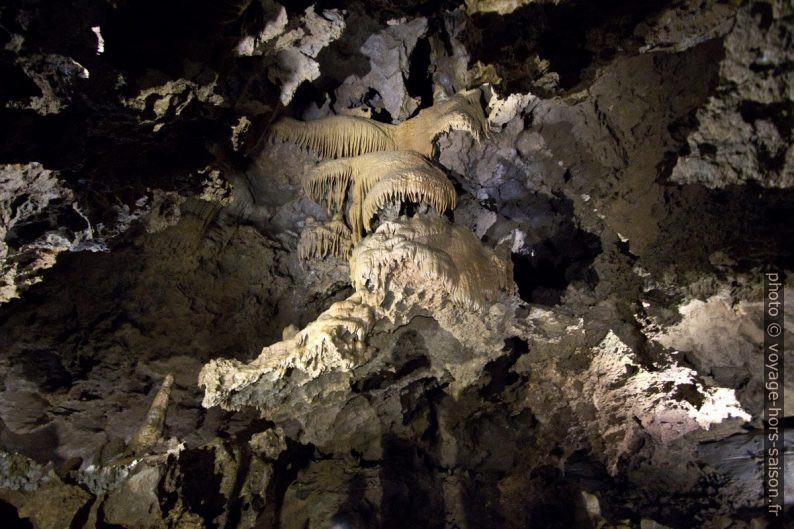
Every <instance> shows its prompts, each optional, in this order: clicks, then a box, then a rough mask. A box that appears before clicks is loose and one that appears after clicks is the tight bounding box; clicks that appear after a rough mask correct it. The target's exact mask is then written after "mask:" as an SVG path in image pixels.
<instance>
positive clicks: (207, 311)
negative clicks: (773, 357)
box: [0, 0, 794, 529]
mask: <svg viewBox="0 0 794 529" xmlns="http://www.w3.org/2000/svg"><path fill="white" fill-rule="evenodd" d="M93 28H98V29H96V30H94V29H93ZM792 28H794V12H792V8H791V7H790V6H789V5H788V3H786V2H782V1H774V0H773V1H748V2H740V1H727V2H716V1H713V2H712V1H708V2H687V1H680V2H662V1H643V2H625V3H622V2H621V3H613V2H584V1H576V0H568V1H564V0H560V1H513V2H510V1H487V2H485V1H483V2H479V1H471V2H468V1H467V2H465V3H464V2H411V1H400V2H380V1H378V2H367V3H359V2H318V3H317V4H316V5H314V6H311V5H310V2H298V3H289V5H284V6H283V7H282V6H281V5H279V4H277V3H276V2H272V1H268V0H262V1H259V0H254V1H252V2H248V1H243V2H210V1H199V2H187V1H177V0H174V1H171V2H153V1H135V2H133V1H121V2H88V1H82V0H72V1H69V2H57V3H45V2H39V1H36V0H27V1H23V2H19V3H17V4H15V5H13V6H4V7H1V8H0V29H1V30H2V31H0V38H2V43H3V47H2V50H0V71H2V76H3V78H4V79H6V80H5V81H4V82H3V83H2V86H0V101H1V102H2V108H0V115H1V116H2V122H3V123H4V124H5V125H6V126H5V128H4V130H5V131H6V134H5V135H4V139H3V141H2V142H0V241H1V242H0V267H1V269H2V279H1V280H0V281H2V283H0V518H1V519H4V520H9V521H10V523H11V526H12V527H34V528H37V529H39V528H45V527H46V528H60V527H70V528H82V527H85V528H97V529H100V528H111V527H112V528H115V527H126V528H138V527H140V528H146V527H196V528H200V527H201V528H203V527H206V528H220V527H224V528H234V527H241V528H242V527H260V528H264V527H281V528H290V527H295V528H303V527H310V528H314V527H317V528H319V527H351V528H352V527H356V528H359V527H361V528H363V527H439V528H442V527H443V528H489V527H515V528H519V527H560V528H563V527H593V528H596V527H640V528H647V527H664V526H667V527H675V528H678V527H680V528H684V527H707V528H717V527H719V528H726V527H733V528H744V527H763V526H764V525H763V521H762V520H761V518H760V516H761V510H760V507H761V505H762V504H761V496H760V481H759V475H760V474H759V472H760V467H759V464H758V459H757V455H758V453H759V450H760V431H761V430H760V428H761V427H762V416H761V412H762V405H763V401H762V394H761V370H760V369H759V367H760V365H761V363H760V355H761V339H762V327H761V307H762V297H761V289H762V284H763V283H762V281H763V277H762V271H763V270H764V269H766V267H769V266H773V267H776V268H778V269H781V270H786V271H790V270H791V269H792V255H791V249H790V248H791V245H790V241H791V240H792V235H794V233H792V231H794V229H792V224H791V223H790V222H789V219H790V218H791V216H792V213H793V212H794V197H793V196H792V191H791V185H792V167H794V165H792V164H794V159H793V158H792V152H794V150H792V149H793V148H792V143H791V124H792V110H794V109H793V108H792V104H794V103H792V101H794V92H793V90H794V88H793V87H794V79H792V71H791V63H792V55H791V54H792V49H793V48H792V46H791V42H792V31H794V29H792ZM100 36H101V40H100ZM100 42H101V47H100ZM471 88H479V89H481V91H482V103H483V106H484V109H485V112H486V113H487V115H488V120H489V124H490V127H491V131H490V133H489V134H488V135H486V137H484V138H482V139H481V140H480V141H476V140H475V139H474V138H472V136H471V135H468V134H465V133H461V132H451V133H449V134H445V135H443V136H442V137H441V138H439V139H438V140H437V142H436V145H435V149H434V155H433V158H434V160H436V161H437V162H438V163H439V164H440V167H442V168H443V169H444V170H445V172H446V174H447V175H448V176H449V178H450V179H451V180H452V181H453V183H454V185H455V188H456V190H457V192H458V202H459V205H458V208H457V209H456V210H455V211H454V213H453V215H452V216H453V218H454V221H455V223H456V224H458V225H460V226H462V227H465V228H467V229H470V230H471V231H472V232H473V233H475V234H476V236H477V237H478V238H479V239H481V240H482V241H483V244H484V245H486V246H488V247H491V248H493V247H496V246H497V245H498V244H499V243H501V244H502V245H504V244H509V245H510V250H511V260H512V264H513V269H514V280H515V285H516V292H517V297H516V298H515V299H514V300H513V301H514V302H515V305H511V306H510V307H511V310H510V311H508V313H507V315H505V316H504V319H505V321H507V320H509V324H506V325H504V326H503V327H502V328H501V329H502V330H501V331H500V332H499V333H496V334H495V335H494V336H488V337H487V338H488V340H492V341H493V342H494V343H498V345H497V346H495V345H493V344H492V343H491V342H488V340H486V339H485V338H484V337H483V336H475V335H474V334H473V333H471V332H469V333H467V332H466V330H465V329H463V330H459V331H457V332H450V331H449V330H448V329H447V328H445V327H444V324H445V322H443V321H441V322H440V321H439V320H438V319H434V318H433V315H432V314H427V313H423V314H418V315H415V316H414V317H411V318H408V319H407V321H405V322H401V323H400V324H399V325H392V324H390V323H389V322H386V321H382V322H379V323H378V324H377V325H375V326H374V331H373V332H372V334H371V336H369V346H370V347H372V348H373V351H374V355H373V360H372V361H370V362H368V363H367V364H366V365H363V366H360V367H359V368H358V369H354V370H352V371H351V373H349V374H345V376H346V377H347V378H344V379H342V378H340V376H339V375H338V374H335V373H333V372H331V373H330V374H329V375H327V376H326V378H324V379H318V381H317V382H316V383H315V385H314V386H309V387H311V388H314V389H316V393H311V392H298V391H297V390H296V387H297V386H292V385H290V384H292V383H293V382H291V379H290V378H289V377H287V378H286V379H285V381H284V382H283V383H282V384H281V386H278V387H275V388H274V389H273V395H271V397H272V398H278V399H281V398H282V397H283V398H284V400H283V402H286V403H287V404H286V405H285V407H284V408H282V409H280V410H279V413H276V411H275V410H270V411H269V410H268V409H266V408H263V409H256V408H254V407H251V406H246V407H243V408H242V409H240V410H237V411H226V410H222V409H220V408H218V407H209V408H205V407H204V406H202V398H203V397H204V391H203V390H202V388H199V386H198V385H197V377H198V375H199V372H200V370H201V369H202V366H204V365H205V364H206V363H208V362H210V361H211V360H213V359H218V358H226V359H232V360H238V361H240V362H250V361H252V360H253V359H254V358H256V357H257V355H258V354H259V353H260V351H261V350H262V348H263V347H266V346H270V345H272V344H275V343H277V342H279V341H280V340H281V339H282V338H286V337H287V336H289V335H290V334H291V333H293V332H294V331H295V330H297V329H302V328H303V327H305V326H306V325H307V324H309V323H310V322H312V321H313V320H315V318H317V316H318V315H320V314H321V313H323V311H325V310H326V309H328V308H329V307H330V306H331V305H332V303H334V302H336V301H340V300H343V299H345V298H347V297H348V296H350V294H351V293H352V292H353V290H352V287H351V283H350V274H349V267H348V264H347V262H346V261H345V260H343V259H337V258H329V259H325V260H321V261H320V260H315V261H309V262H305V261H300V260H299V259H298V253H297V251H296V247H297V243H298V236H299V233H300V232H301V230H302V229H303V227H304V224H305V220H306V218H307V217H310V216H311V217H314V218H318V219H324V218H325V216H326V214H325V212H324V211H323V210H322V208H321V207H320V206H318V205H317V204H315V203H314V202H312V201H311V200H309V199H308V198H307V197H306V196H305V194H304V193H303V191H302V190H301V177H302V175H303V174H305V172H306V171H307V170H308V169H309V168H310V167H312V166H313V165H314V163H315V162H316V158H315V157H314V156H312V155H311V154H310V153H307V152H305V151H304V150H302V149H300V148H298V147H296V146H293V145H290V144H287V143H285V144H271V143H269V142H267V141H264V137H265V133H266V131H267V130H268V129H269V128H270V126H271V125H272V123H273V122H274V120H276V119H278V118H279V117H282V116H291V117H295V118H298V119H317V118H320V117H324V116H329V115H352V116H366V117H371V118H373V119H376V120H378V121H381V122H387V123H399V122H402V121H404V120H406V119H408V118H410V117H411V116H412V115H414V114H416V112H417V111H418V110H419V109H423V108H427V107H429V106H430V105H432V103H433V102H434V100H437V99H438V98H440V97H443V96H444V95H446V96H449V95H452V94H454V93H456V92H458V91H461V90H465V89H471ZM789 275H790V274H789ZM789 298H790V299H794V298H792V297H791V296H789ZM491 316H492V315H491ZM491 316H489V317H491ZM790 316H791V314H790V311H789V314H788V315H787V318H786V323H787V324H788V323H789V322H790V320H791V317H790ZM474 317H476V313H475V316H474ZM483 319H485V318H483ZM290 326H293V327H290ZM790 334H791V326H790V325H788V327H787V330H786V339H787V341H789V343H791V339H792V337H791V336H790ZM485 343H488V344H490V345H487V346H485V345H483V344H485ZM460 366H476V368H475V367H471V368H469V367H466V368H463V367H460ZM168 374H172V375H173V376H174V381H173V387H171V389H170V396H169V398H168V402H167V407H166V408H165V422H164V425H163V428H162V431H159V430H158V431H157V432H155V433H156V434H157V435H156V436H155V437H158V436H159V437H161V438H160V439H158V440H156V442H154V443H153V444H147V445H146V446H145V447H143V448H140V447H139V446H137V445H136V443H135V442H133V439H134V438H135V436H136V433H137V432H139V429H140V428H141V426H142V425H144V424H146V422H147V417H152V416H156V413H155V414H154V415H153V414H152V413H150V410H149V408H150V405H151V404H152V402H153V401H156V400H157V399H156V398H155V396H156V394H157V393H158V391H159V390H160V388H161V385H162V384H163V381H164V380H166V378H167V375H168ZM792 374H794V371H792V369H791V368H789V369H788V375H787V376H788V378H787V379H786V381H785V384H786V389H787V390H788V391H787V398H788V399H789V400H788V401H787V402H786V406H785V408H786V410H785V413H786V415H787V416H788V417H790V416H791V415H792V408H791V405H792V403H791V400H790V399H791V398H794V383H792V380H793V379H792ZM314 389H313V390H314ZM318 395H323V398H319V397H318ZM290 399H292V401H290ZM264 400H265V401H266V399H264ZM290 402H291V403H290ZM290 406H293V408H292V409H293V411H294V412H295V414H296V415H297V413H298V410H303V409H308V410H312V409H314V412H313V413H311V412H309V413H307V414H306V415H305V417H304V416H301V417H297V416H296V417H294V420H290V417H289V411H290ZM154 411H156V410H154ZM301 413H302V412H301ZM790 437H792V438H794V433H791V434H790ZM790 464H791V463H790V462H789V465H790ZM792 479H794V478H792ZM790 481H791V480H790ZM54 499H56V500H57V501H54ZM789 516H790V514H789Z"/></svg>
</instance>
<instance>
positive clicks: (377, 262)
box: [270, 90, 511, 305]
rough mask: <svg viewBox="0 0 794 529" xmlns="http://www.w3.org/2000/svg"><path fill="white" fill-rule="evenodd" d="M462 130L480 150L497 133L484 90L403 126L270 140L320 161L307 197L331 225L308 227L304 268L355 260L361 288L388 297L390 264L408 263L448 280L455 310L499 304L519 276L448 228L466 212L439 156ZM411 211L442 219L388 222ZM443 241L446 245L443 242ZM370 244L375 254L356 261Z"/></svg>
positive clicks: (275, 131)
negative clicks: (438, 144)
mask: <svg viewBox="0 0 794 529" xmlns="http://www.w3.org/2000/svg"><path fill="white" fill-rule="evenodd" d="M452 130H461V131H464V132H468V133H470V134H472V135H473V136H474V138H475V139H477V140H479V139H480V138H481V137H482V135H483V134H485V133H486V132H487V130H488V121H487V119H486V118H485V115H484V113H483V110H482V106H481V103H480V92H479V90H471V91H467V92H461V93H459V94H456V95H454V96H452V97H451V98H449V99H447V100H444V101H441V102H438V103H436V104H435V105H433V106H432V107H429V108H426V109H423V110H422V111H420V112H419V113H418V114H417V115H416V116H415V117H413V118H411V119H409V120H407V121H405V122H403V123H400V124H397V125H392V124H387V123H380V122H377V121H373V120H370V119H366V118H361V117H350V116H331V117H327V118H323V119H318V120H314V121H308V122H301V121H297V120H294V119H291V118H285V119H283V120H281V121H279V122H277V123H276V124H275V125H274V126H273V127H272V129H271V131H270V140H271V141H272V142H287V143H293V144H295V145H298V146H299V147H301V148H303V149H306V150H308V151H309V152H311V153H312V154H314V155H315V156H317V157H319V158H320V161H319V162H318V163H317V164H316V165H315V166H314V167H312V168H311V169H310V170H308V171H307V172H306V174H305V175H304V176H303V179H302V183H303V189H304V191H305V193H306V195H307V196H308V197H309V198H310V199H311V200H313V201H314V202H317V203H318V204H321V205H323V206H324V207H325V209H326V210H327V212H328V216H329V218H330V219H331V220H329V221H325V222H323V221H318V220H315V219H313V218H308V219H306V223H305V226H304V229H303V232H302V233H301V237H300V240H299V242H298V255H299V258H300V259H302V260H311V259H325V258H327V257H339V258H343V259H351V262H350V266H351V279H352V281H353V284H354V286H356V288H368V287H372V289H378V288H383V286H384V284H385V281H386V280H387V279H388V277H387V276H386V274H385V273H384V270H388V269H389V266H388V264H389V262H393V263H392V264H399V263H403V262H405V261H406V260H407V261H411V262H412V263H413V268H414V269H415V270H417V272H418V273H419V274H420V275H424V276H428V277H432V278H435V279H438V280H440V281H441V283H442V284H444V285H445V287H446V291H447V292H448V293H450V294H452V298H453V300H455V301H460V302H464V303H469V304H474V305H478V304H479V303H480V302H481V301H482V300H483V299H484V298H489V297H491V296H490V295H488V294H491V290H495V289H500V288H505V284H506V283H507V282H508V281H509V280H510V278H509V277H508V275H511V274H508V272H509V271H508V270H507V265H505V264H504V263H503V262H502V261H503V260H502V259H495V258H494V257H493V252H490V253H489V252H488V251H486V250H485V249H484V248H482V247H481V244H480V242H479V240H478V239H477V238H476V237H475V236H474V235H473V234H471V233H464V232H467V230H463V229H462V228H460V227H459V226H447V225H448V224H450V223H449V221H447V220H446V219H445V218H444V217H443V215H444V214H445V213H446V212H449V211H451V210H453V209H454V208H455V207H456V206H457V203H458V197H457V193H456V190H455V187H454V186H453V184H452V182H451V181H450V180H449V179H448V178H447V176H446V174H445V173H444V171H443V170H442V169H441V168H440V167H439V166H438V165H437V164H435V163H434V162H433V161H432V160H431V156H432V154H433V145H434V141H435V139H436V138H437V137H438V136H439V135H440V134H443V133H445V132H448V131H452ZM408 203H410V204H415V205H424V206H428V207H429V208H430V209H429V210H427V208H425V210H427V211H433V212H434V213H435V217H437V218H436V219H433V218H432V214H431V216H430V217H427V216H424V219H425V220H424V221H421V220H420V219H414V221H413V222H408V221H407V219H405V218H402V217H400V218H398V219H397V222H403V223H404V225H402V226H396V227H395V225H392V226H391V227H387V226H386V225H387V224H389V223H388V222H385V220H386V219H385V218H379V214H380V213H383V212H384V209H385V208H387V207H388V206H396V207H397V211H401V208H402V206H404V205H405V204H408ZM376 219H378V220H379V221H380V228H377V227H376V223H375V220H376ZM422 222H424V223H425V224H426V226H424V227H423V225H422ZM374 231H375V232H378V233H379V235H378V236H377V237H375V234H374V233H373V232H374ZM439 231H442V232H443V236H441V237H439V236H437V235H438V233H437V232H439ZM368 234H369V235H370V237H369V238H368V239H369V240H368V242H367V244H366V245H365V246H366V250H362V251H359V252H355V251H354V248H357V247H358V246H359V245H360V244H361V243H362V240H363V239H364V237H366V236H367V235H368ZM373 237H374V238H373ZM389 237H392V238H393V237H399V239H400V241H402V243H401V244H397V242H398V241H390V240H389ZM467 245H469V246H472V248H468V247H467ZM376 246H377V247H376ZM354 261H355V262H354Z"/></svg>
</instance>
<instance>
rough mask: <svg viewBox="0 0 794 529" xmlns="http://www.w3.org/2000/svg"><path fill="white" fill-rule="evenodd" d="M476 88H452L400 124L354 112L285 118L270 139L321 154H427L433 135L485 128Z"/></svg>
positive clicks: (476, 133)
mask: <svg viewBox="0 0 794 529" xmlns="http://www.w3.org/2000/svg"><path fill="white" fill-rule="evenodd" d="M479 99H480V92H479V90H470V91H467V92H461V93H459V94H455V95H454V96H452V97H451V98H449V99H448V100H446V101H442V102H440V103H438V104H436V105H433V106H432V107H429V108H426V109H423V110H421V111H420V112H419V114H417V115H416V116H415V117H413V118H411V119H408V120H406V121H404V122H402V123H400V124H397V125H392V124H388V123H380V122H377V121H374V120H371V119H367V118H361V117H356V116H330V117H327V118H322V119H318V120H314V121H298V120H295V119H291V118H285V119H282V120H280V121H278V122H277V123H275V124H274V125H273V127H272V128H271V130H270V132H269V138H270V141H271V142H277V141H278V142H288V143H294V144H296V145H298V146H300V147H302V148H304V149H306V150H308V151H311V152H313V153H314V154H316V155H317V156H319V157H321V158H343V157H353V156H359V155H362V154H366V153H370V152H376V151H393V150H397V151H415V152H418V153H420V154H423V155H425V156H428V157H429V156H432V154H433V141H434V140H435V139H436V138H437V137H438V136H439V135H440V134H443V133H445V132H449V131H451V130H463V131H466V132H469V133H471V134H472V135H474V137H475V138H477V139H479V138H480V136H481V135H482V134H483V133H484V132H487V131H488V121H487V120H486V119H485V115H484V114H483V111H482V107H481V106H480V101H479Z"/></svg>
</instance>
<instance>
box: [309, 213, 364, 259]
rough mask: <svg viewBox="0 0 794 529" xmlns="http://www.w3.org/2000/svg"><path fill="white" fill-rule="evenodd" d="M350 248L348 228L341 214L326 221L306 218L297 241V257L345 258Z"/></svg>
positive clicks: (351, 246)
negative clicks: (319, 221)
mask: <svg viewBox="0 0 794 529" xmlns="http://www.w3.org/2000/svg"><path fill="white" fill-rule="evenodd" d="M352 248H353V242H352V240H351V234H350V228H348V227H347V226H346V225H345V223H344V221H343V220H342V216H341V215H335V216H334V218H333V219H332V220H331V221H330V222H326V223H318V222H316V221H315V220H314V219H312V218H308V219H306V226H305V227H304V229H303V232H301V238H300V240H299V241H298V257H299V258H300V259H302V260H308V259H324V258H325V257H327V256H329V255H332V256H334V257H344V258H347V257H348V256H349V255H350V251H351V250H352Z"/></svg>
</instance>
